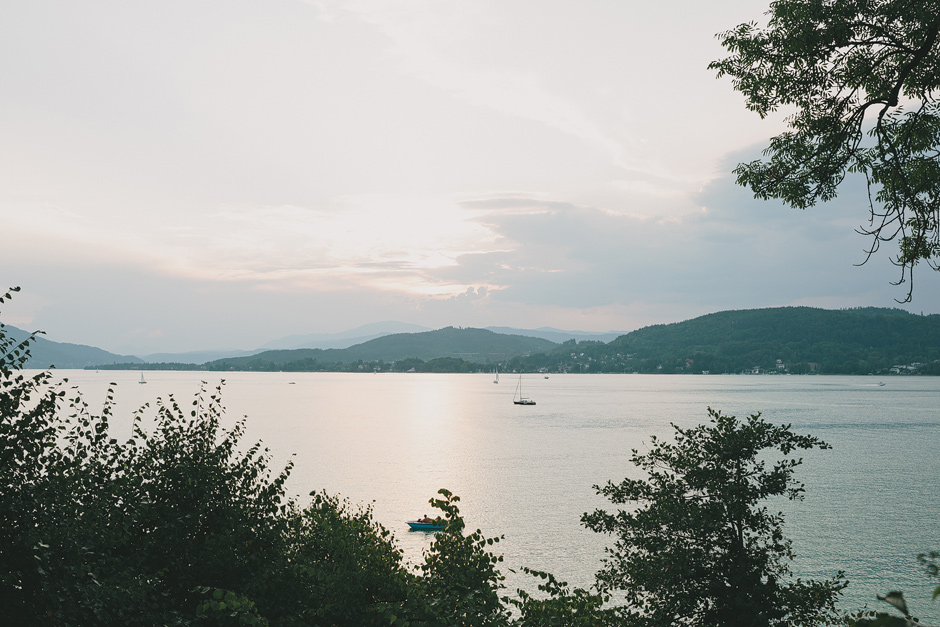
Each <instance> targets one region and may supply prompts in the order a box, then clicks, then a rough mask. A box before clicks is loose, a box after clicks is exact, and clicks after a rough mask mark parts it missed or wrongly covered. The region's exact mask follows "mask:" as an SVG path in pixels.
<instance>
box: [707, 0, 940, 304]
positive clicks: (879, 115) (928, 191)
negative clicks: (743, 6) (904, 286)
mask: <svg viewBox="0 0 940 627" xmlns="http://www.w3.org/2000/svg"><path fill="white" fill-rule="evenodd" d="M768 15H769V19H768V22H767V26H766V27H763V28H761V27H758V25H757V24H756V23H753V22H751V23H747V24H741V25H740V26H738V27H737V28H735V29H733V30H730V31H727V32H724V33H721V34H720V35H719V38H720V40H721V43H722V45H723V46H724V47H725V48H727V49H728V50H729V51H730V52H731V56H729V57H728V58H725V59H721V60H718V61H714V62H712V63H711V64H709V68H710V69H714V70H717V72H718V76H725V75H727V76H730V77H731V78H732V79H733V85H734V88H735V89H736V90H738V91H740V92H741V93H742V94H743V95H744V96H745V98H746V102H747V108H748V109H750V110H752V111H755V112H757V113H758V114H759V115H760V116H761V117H765V116H767V115H769V114H770V113H772V112H774V111H777V110H778V109H781V108H783V109H785V110H788V111H789V110H791V109H792V110H793V113H792V115H790V116H789V117H788V118H787V122H788V125H789V128H790V130H788V131H787V132H784V133H782V134H781V135H778V136H777V137H774V138H773V139H771V140H770V144H769V146H768V147H767V149H766V150H765V152H764V154H765V157H766V160H757V161H753V162H751V163H742V164H740V165H738V167H737V168H736V169H735V174H736V175H737V182H738V183H739V184H740V185H743V186H746V187H749V188H750V189H751V190H752V191H753V192H754V195H755V197H757V198H762V199H768V198H777V199H781V200H783V201H784V202H786V203H788V204H790V205H792V206H793V207H797V208H800V209H805V208H807V207H810V206H813V205H815V204H816V203H817V202H819V201H828V200H831V199H832V198H834V197H835V196H836V192H837V188H838V187H839V186H840V185H841V184H842V182H843V180H844V179H845V177H846V175H847V174H848V173H858V174H861V175H863V176H864V177H865V180H866V181H867V185H868V207H867V209H868V212H869V217H868V220H867V226H861V227H859V229H858V230H859V232H861V233H863V234H865V235H868V236H870V237H871V238H872V240H871V246H870V247H869V248H868V251H867V253H868V254H867V257H866V259H865V261H867V260H868V259H869V258H870V257H871V255H872V254H874V253H875V252H876V251H877V250H878V249H879V247H880V245H881V244H882V243H883V242H889V241H892V240H897V243H898V253H897V255H896V257H894V258H893V259H892V261H893V262H894V263H895V264H896V265H897V266H898V267H899V268H900V279H899V280H898V283H899V284H900V283H904V282H905V281H910V283H909V286H908V291H907V297H906V299H904V301H903V302H908V301H910V299H911V296H912V293H913V270H914V266H915V265H917V264H918V263H919V262H921V261H923V262H926V263H927V264H928V265H929V266H930V267H932V268H933V269H935V270H936V269H938V266H937V263H938V261H940V103H938V100H937V90H938V88H940V2H938V0H775V1H774V2H771V4H770V10H769V11H768ZM866 134H867V135H868V136H869V137H870V138H869V139H866V137H865V136H866Z"/></svg>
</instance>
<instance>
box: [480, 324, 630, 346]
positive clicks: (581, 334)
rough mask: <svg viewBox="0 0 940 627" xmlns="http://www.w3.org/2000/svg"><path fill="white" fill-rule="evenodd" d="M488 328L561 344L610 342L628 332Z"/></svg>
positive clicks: (545, 328)
mask: <svg viewBox="0 0 940 627" xmlns="http://www.w3.org/2000/svg"><path fill="white" fill-rule="evenodd" d="M486 330H487V331H492V332H493V333H505V334H508V335H525V336H528V337H540V338H542V339H543V340H548V341H550V342H555V343H556V344H561V343H562V342H567V341H568V340H575V341H576V342H582V341H585V340H590V341H595V342H610V341H611V340H615V339H617V338H618V337H620V336H621V335H623V334H625V333H626V331H607V332H606V333H599V332H596V331H564V330H562V329H553V328H551V327H539V328H538V329H515V328H512V327H486Z"/></svg>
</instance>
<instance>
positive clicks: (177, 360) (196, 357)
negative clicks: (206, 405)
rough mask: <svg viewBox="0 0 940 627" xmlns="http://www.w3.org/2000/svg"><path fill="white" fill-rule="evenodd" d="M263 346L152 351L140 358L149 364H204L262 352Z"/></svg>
mask: <svg viewBox="0 0 940 627" xmlns="http://www.w3.org/2000/svg"><path fill="white" fill-rule="evenodd" d="M263 350H264V349H263V348H258V349H255V350H253V351H239V350H227V351H226V350H217V351H189V352H186V353H152V354H150V355H143V356H141V359H143V360H144V361H145V362H147V363H150V364H204V363H206V362H207V361H215V360H216V359H226V358H228V357H250V356H251V355H257V354H258V353H260V352H262V351H263Z"/></svg>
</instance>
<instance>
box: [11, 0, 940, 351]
mask: <svg viewBox="0 0 940 627" xmlns="http://www.w3.org/2000/svg"><path fill="white" fill-rule="evenodd" d="M766 9H767V2H766V0H764V1H759V0H723V1H722V2H720V3H704V2H698V1H693V0H681V1H680V0H664V1H661V2H656V3H650V2H634V1H631V2H626V1H624V0H591V1H588V2H574V1H571V0H566V1H558V0H473V1H472V2H468V1H464V2H456V1H453V0H374V1H372V0H257V1H255V0H225V1H221V0H219V1H216V0H183V1H181V0H160V1H159V2H156V1H149V0H140V1H136V2H126V1H124V0H113V1H108V0H94V1H92V2H74V1H73V0H30V2H7V3H5V7H4V10H3V13H4V18H3V20H0V94H2V96H0V225H2V226H0V287H6V286H14V285H16V286H20V287H21V288H22V291H21V292H20V293H19V294H17V295H16V297H15V298H14V299H13V300H12V301H10V302H8V303H4V304H3V305H2V310H0V321H3V322H5V323H7V324H12V325H14V326H19V327H21V328H25V329H28V330H37V329H41V330H43V331H45V332H46V334H47V335H46V337H48V338H49V339H52V340H56V341H62V342H72V343H79V344H89V345H93V346H98V347H100V348H104V349H106V350H110V351H113V352H118V353H122V354H138V355H143V354H149V353H154V352H183V351H189V350H204V349H205V350H208V349H253V348H257V347H259V346H262V345H264V344H265V343H267V342H270V341H272V340H275V339H278V338H281V337H284V336H288V335H303V334H311V333H331V332H340V331H345V330H348V329H351V328H354V327H357V326H359V325H362V324H368V323H373V322H378V321H384V320H397V321H402V322H408V323H413V324H420V325H424V326H427V327H430V328H440V327H444V326H449V325H454V326H470V327H486V326H512V327H517V328H527V329H534V328H538V327H544V326H548V327H554V328H559V329H569V330H584V331H612V330H613V331H631V330H634V329H637V328H640V327H643V326H647V325H650V324H660V323H669V322H678V321H681V320H687V319H690V318H693V317H696V316H700V315H704V314H707V313H711V312H715V311H722V310H728V309H750V308H760V307H777V306H791V305H807V306H814V307H825V308H843V307H863V306H877V307H903V308H905V309H908V310H909V311H912V312H915V313H921V312H923V313H938V312H940V290H938V289H937V286H938V284H937V282H938V281H940V277H937V276H936V274H935V273H933V272H930V271H929V270H927V269H923V270H920V271H919V272H918V273H917V274H916V275H915V281H916V283H915V285H916V288H915V292H914V300H913V302H912V303H910V304H908V305H903V306H902V305H899V304H898V303H897V302H896V299H897V300H901V299H903V298H904V297H905V295H906V293H907V292H906V286H901V287H898V286H893V285H891V282H892V281H896V280H897V278H898V276H899V275H898V269H897V268H896V267H895V266H893V265H892V264H891V263H890V259H889V253H890V252H891V250H893V246H887V247H884V248H883V251H882V252H881V253H879V254H878V255H876V256H875V257H873V258H872V259H871V260H870V261H868V263H866V264H864V265H858V264H860V263H861V262H863V261H864V260H865V250H866V247H867V246H869V244H870V242H869V240H868V239H867V238H865V237H864V236H862V235H859V234H858V233H856V232H855V229H856V228H858V227H860V226H864V225H865V224H866V219H867V215H868V214H867V206H866V205H865V198H864V189H863V187H862V186H861V185H859V184H858V183H857V182H854V184H850V185H848V186H846V187H845V188H844V189H843V190H842V193H841V195H840V198H839V199H838V200H837V201H834V202H831V203H828V204H826V205H822V206H819V207H816V208H812V209H808V210H805V211H800V210H796V209H792V208H788V207H785V206H783V205H781V204H780V203H776V202H764V201H758V200H754V199H753V197H752V195H751V194H750V192H748V191H747V190H746V189H742V188H740V187H737V186H736V185H735V184H734V179H733V175H732V173H731V170H732V169H733V167H734V166H735V165H736V164H737V163H739V162H740V161H747V160H752V159H755V158H757V157H759V156H760V152H761V150H762V148H763V147H764V146H765V145H766V142H767V140H768V138H770V137H771V136H773V135H775V134H777V133H779V132H780V131H781V130H783V129H784V120H783V114H780V115H779V116H776V117H772V118H768V119H765V120H761V119H760V118H759V117H758V116H757V115H756V114H753V113H751V112H749V111H747V110H746V109H745V107H744V100H743V98H742V97H741V96H740V95H739V94H737V93H736V92H735V91H734V90H733V88H732V85H731V82H730V80H728V79H716V77H715V74H714V72H712V71H710V70H708V69H707V65H708V63H709V61H712V60H715V59H718V58H721V57H723V56H725V55H724V52H723V50H722V49H721V47H720V45H719V43H718V40H717V38H716V37H715V34H716V33H719V32H721V31H724V30H728V29H730V28H733V27H734V26H735V25H737V24H739V23H742V22H747V21H752V20H756V21H760V20H761V19H762V15H763V13H764V12H765V11H766Z"/></svg>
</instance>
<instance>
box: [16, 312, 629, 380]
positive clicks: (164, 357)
mask: <svg viewBox="0 0 940 627" xmlns="http://www.w3.org/2000/svg"><path fill="white" fill-rule="evenodd" d="M6 329H7V331H9V332H10V335H11V336H12V337H15V338H16V339H18V340H23V339H25V338H26V337H28V336H29V333H27V332H26V331H24V330H22V329H19V328H17V327H13V326H10V325H7V326H6ZM486 330H488V331H492V332H493V333H497V334H501V335H518V336H526V337H530V338H538V339H542V340H547V341H548V342H551V343H554V344H560V343H561V342H565V341H568V340H576V341H583V340H596V341H601V342H609V341H611V340H613V339H615V338H617V337H619V336H620V335H622V334H623V333H622V332H615V331H611V332H607V333H596V332H590V331H565V330H562V329H554V328H550V327H542V328H539V329H515V328H512V327H488V328H487V329H486ZM428 331H431V329H429V328H427V327H423V326H420V325H415V324H408V323H404V322H397V321H384V322H376V323H372V324H367V325H363V326H359V327H356V328H354V329H349V330H347V331H343V332H339V333H312V334H309V335H291V336H287V337H283V338H280V339H277V340H273V341H271V342H268V343H266V344H265V345H263V346H261V347H258V348H256V349H253V350H206V351H190V352H185V353H153V354H147V355H119V354H116V353H111V352H108V351H105V350H103V349H100V348H95V347H92V346H85V345H81V344H71V343H66V342H54V341H51V340H49V339H46V338H45V337H44V336H41V335H40V336H38V337H37V339H36V342H35V343H34V344H33V348H32V354H31V357H30V361H29V362H28V364H27V366H28V367H29V368H47V367H49V366H50V365H52V364H54V365H55V366H56V367H57V368H87V367H91V366H103V365H109V364H118V363H120V364H145V363H147V364H157V363H186V364H204V363H208V362H212V361H217V360H220V359H237V358H240V357H250V356H253V355H257V354H259V353H264V352H268V351H278V350H280V351H292V350H299V349H322V350H342V349H347V348H350V347H353V346H357V345H360V344H365V343H367V342H369V341H371V340H374V339H378V338H381V337H385V336H389V335H394V334H417V333H426V332H428ZM433 352H434V351H432V353H433ZM457 352H464V353H467V352H473V351H471V350H464V351H457ZM412 356H418V355H412Z"/></svg>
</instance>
